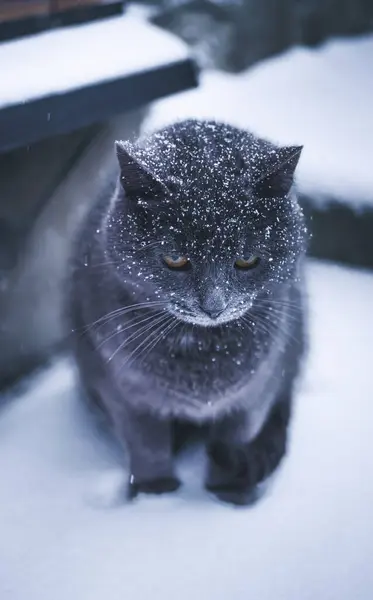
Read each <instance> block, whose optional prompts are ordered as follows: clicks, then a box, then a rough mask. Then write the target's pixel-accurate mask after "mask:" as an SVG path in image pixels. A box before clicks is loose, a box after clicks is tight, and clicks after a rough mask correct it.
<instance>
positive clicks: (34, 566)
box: [0, 263, 373, 600]
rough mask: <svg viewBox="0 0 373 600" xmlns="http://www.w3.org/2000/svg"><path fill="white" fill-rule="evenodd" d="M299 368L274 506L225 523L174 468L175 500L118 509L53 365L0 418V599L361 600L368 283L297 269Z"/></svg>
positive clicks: (338, 272) (367, 523)
mask: <svg viewBox="0 0 373 600" xmlns="http://www.w3.org/2000/svg"><path fill="white" fill-rule="evenodd" d="M309 279H310V304H311V323H310V332H311V353H310V357H309V360H308V364H307V370H306V374H305V379H304V382H303V384H302V385H301V388H300V390H299V393H298V398H297V410H296V415H295V420H294V427H293V429H292V444H291V453H290V456H289V458H288V459H287V461H286V463H285V464H284V467H283V469H282V471H281V473H280V474H279V477H278V478H277V481H276V482H275V484H274V486H273V489H272V493H271V494H270V495H269V496H268V497H267V498H266V499H265V500H264V501H262V503H261V504H259V505H258V506H257V507H255V508H253V509H234V508H232V507H229V506H225V505H221V504H219V503H217V502H215V501H213V500H212V499H210V498H209V497H208V496H207V495H206V494H205V493H204V491H203V489H202V471H203V461H202V460H201V455H200V454H199V452H192V453H190V454H189V455H187V456H184V458H183V459H182V461H181V464H180V472H181V475H182V478H183V480H184V481H185V485H184V488H183V489H182V491H181V492H180V493H178V494H177V495H175V496H169V497H163V498H141V499H139V500H138V501H137V502H135V503H134V504H132V505H124V504H122V503H121V502H119V501H118V498H119V497H120V493H121V486H122V485H123V477H124V475H123V472H122V470H121V467H120V456H119V455H118V454H117V453H116V451H115V450H114V448H113V447H112V446H111V445H110V444H109V442H108V441H107V440H105V439H102V438H101V437H100V436H98V435H97V431H96V430H95V428H94V426H93V425H92V423H91V422H90V421H89V419H87V417H86V415H85V413H84V411H83V410H82V408H81V405H80V403H79V399H78V393H77V390H76V386H75V376H74V370H73V368H72V367H71V365H70V364H69V361H68V360H64V361H60V362H58V363H57V364H56V365H55V366H54V367H52V368H50V369H49V370H48V371H46V372H45V373H44V374H42V375H41V376H38V377H36V378H34V379H33V380H32V381H31V383H30V384H29V389H28V390H25V391H23V392H22V393H20V394H19V397H18V398H17V400H15V399H14V400H13V401H12V402H11V403H10V404H9V405H7V406H6V407H5V408H4V409H3V411H2V413H0V473H1V488H0V532H1V535H0V597H1V600H25V599H27V600H66V599H69V600H86V599H87V600H88V599H89V600H101V599H102V598H108V599H110V600H123V598H126V599H128V600H175V599H177V600H190V599H191V598H193V600H227V599H228V598H229V599H232V600H247V599H255V600H273V599H274V598H276V600H300V599H301V600H315V599H317V600H351V599H352V598H356V599H358V600H371V598H372V597H373V570H372V567H371V557H372V555H373V519H372V507H373V478H372V472H373V452H372V423H373V402H372V339H373V315H372V311H371V308H370V298H372V295H373V275H372V274H368V273H364V272H359V271H354V270H349V269H345V268H340V267H337V266H330V265H320V264H314V263H312V264H311V265H310V266H309Z"/></svg>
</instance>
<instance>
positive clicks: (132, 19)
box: [0, 10, 188, 108]
mask: <svg viewBox="0 0 373 600" xmlns="http://www.w3.org/2000/svg"><path fill="white" fill-rule="evenodd" d="M187 56H188V50H187V48H186V46H185V45H184V44H183V43H182V42H181V41H180V40H178V39H177V38H176V37H175V36H173V35H171V34H169V33H167V32H165V31H162V30H161V29H159V28H157V27H155V26H154V25H151V24H149V23H147V22H146V21H144V19H143V18H142V17H139V16H137V13H133V11H131V10H128V11H127V12H126V14H125V15H124V16H119V17H113V18H111V19H105V20H103V21H100V22H96V23H90V24H88V25H80V26H75V27H65V28H62V29H57V30H53V31H50V32H46V33H42V34H39V35H35V36H30V37H27V38H22V39H20V40H16V41H11V42H7V43H3V44H1V45H0V64H1V84H0V108H1V107H5V106H8V105H12V104H18V103H20V102H26V101H27V100H34V99H37V98H40V97H44V96H48V95H50V94H56V93H60V92H65V91H67V90H72V89H75V88H81V87H85V86H89V85H92V84H96V83H97V82H100V81H110V80H113V79H117V78H119V77H125V76H127V75H131V74H132V73H134V72H137V71H143V70H144V71H145V70H151V69H154V68H156V67H160V66H163V65H168V64H170V63H172V62H174V61H178V60H183V59H185V58H186V57H187Z"/></svg>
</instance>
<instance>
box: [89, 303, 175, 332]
mask: <svg viewBox="0 0 373 600" xmlns="http://www.w3.org/2000/svg"><path fill="white" fill-rule="evenodd" d="M166 304H167V302H166V301H165V300H153V301H149V302H138V303H136V304H130V305H129V306H121V307H119V308H116V309H115V310H112V311H110V312H108V313H107V314H105V315H103V316H102V317H100V318H98V319H97V320H96V321H93V322H92V323H89V324H88V325H86V326H85V327H84V328H82V330H83V331H89V330H90V329H91V328H92V327H94V326H95V325H97V324H99V323H101V322H104V321H107V320H110V318H111V317H116V316H121V315H123V314H127V313H128V312H132V311H135V310H137V309H139V310H140V309H144V308H153V307H157V306H161V305H166Z"/></svg>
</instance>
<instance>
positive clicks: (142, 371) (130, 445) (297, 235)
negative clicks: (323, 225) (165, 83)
mask: <svg viewBox="0 0 373 600" xmlns="http://www.w3.org/2000/svg"><path fill="white" fill-rule="evenodd" d="M300 150H301V149H300V148H277V147H276V146H274V145H272V144H270V143H269V142H266V141H263V140H260V139H258V138H256V137H254V136H252V135H251V134H248V133H246V132H243V131H240V130H237V129H235V128H232V127H229V126H227V125H222V124H218V123H213V122H197V121H185V122H182V123H178V124H175V125H173V126H171V127H169V128H166V129H164V130H162V131H160V132H158V133H157V134H154V135H153V136H151V137H150V138H147V139H145V140H140V141H139V142H138V143H137V144H136V145H132V146H129V145H128V144H124V143H122V142H120V143H118V144H117V152H118V158H119V164H120V169H121V170H120V178H119V180H118V182H117V184H116V188H115V190H114V191H113V192H112V193H110V191H107V193H104V194H103V196H102V198H101V199H100V201H99V202H98V203H97V205H96V207H95V208H94V209H93V210H92V211H91V213H90V215H89V216H88V218H87V219H86V222H85V224H84V227H83V228H82V230H81V233H80V236H79V240H78V243H77V247H76V253H75V265H74V276H73V278H72V289H71V298H70V300H71V302H70V309H71V310H70V312H71V315H72V320H73V329H74V347H75V352H76V357H77V362H78V365H79V368H80V373H81V376H82V380H83V382H84V385H85V387H86V389H87V391H88V393H90V394H91V396H92V397H94V398H95V399H96V401H97V402H98V403H99V404H100V405H101V406H102V407H103V408H104V410H105V412H106V413H107V414H108V416H109V417H110V420H111V422H112V425H113V428H114V430H115V432H116V434H117V436H118V438H119V439H120V441H121V442H122V443H123V445H124V447H125V448H126V450H127V451H128V453H129V457H130V467H131V483H132V484H134V482H136V484H137V485H138V486H139V489H140V490H141V489H142V491H160V492H161V491H171V490H172V489H175V488H176V487H177V480H176V478H175V475H174V468H173V457H172V448H171V424H172V421H173V420H174V419H175V418H176V419H180V418H182V419H186V420H188V421H192V422H195V423H204V424H207V425H208V427H209V431H210V434H209V440H210V441H209V442H208V443H210V442H211V443H213V441H214V440H215V441H216V440H219V441H223V442H224V443H226V444H228V446H229V447H231V446H232V447H233V446H234V447H237V446H240V445H242V446H245V448H249V447H250V444H251V443H252V442H253V440H255V439H256V438H257V436H258V435H259V433H260V432H261V430H262V429H263V427H264V424H265V422H266V420H267V419H268V418H269V415H270V412H271V410H272V408H273V407H274V406H275V405H276V403H278V402H282V401H283V400H284V401H286V402H289V403H290V402H291V396H292V389H293V384H294V381H295V378H296V376H297V374H298V371H299V365H300V359H301V356H302V354H303V348H304V332H303V312H304V308H303V287H304V283H303V262H304V260H303V258H304V254H305V248H306V230H305V226H304V221H303V215H302V212H301V210H300V208H299V205H298V203H297V199H296V196H295V193H294V189H293V187H292V180H293V173H294V169H295V167H296V164H297V161H298V158H299V155H300ZM113 183H114V182H113ZM169 254H177V255H186V256H188V257H189V259H190V265H191V267H190V269H188V270H187V271H176V270H170V269H169V268H168V267H167V266H166V265H165V263H164V260H163V256H164V255H169ZM250 254H255V255H257V256H259V257H260V261H261V262H260V264H259V266H258V268H257V269H253V270H250V271H247V272H246V271H242V272H241V271H239V270H237V269H235V268H234V261H235V259H236V258H238V257H245V256H248V255H250ZM140 304H141V305H142V306H138V307H136V306H134V305H140ZM131 306H133V308H128V309H127V310H121V309H122V308H123V307H131ZM113 311H118V312H116V313H114V312H113ZM214 311H215V312H216V313H217V312H219V311H222V312H221V313H220V315H219V316H217V317H216V318H213V317H211V316H210V314H213V313H214ZM106 315H110V316H108V317H107V318H106ZM162 334H163V337H162ZM232 424H233V425H232ZM215 470H216V469H215ZM157 481H158V482H161V483H160V485H159V486H158V487H157V485H155V486H152V485H151V482H157ZM162 482H163V483H162ZM255 483H257V482H255ZM141 486H143V487H142V488H141ZM147 486H148V487H147ZM245 497H246V496H245Z"/></svg>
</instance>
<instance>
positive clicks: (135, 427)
mask: <svg viewBox="0 0 373 600" xmlns="http://www.w3.org/2000/svg"><path fill="white" fill-rule="evenodd" d="M116 429H117V434H118V436H119V437H120V439H121V441H122V443H123V444H124V445H125V447H126V449H127V451H128V454H129V466H130V477H129V486H128V495H129V498H134V497H135V496H137V494H139V493H145V494H163V493H167V492H173V491H175V490H177V489H178V487H179V486H180V481H179V480H178V479H177V477H176V476H175V472H174V467H173V455H172V443H171V423H170V422H169V421H167V420H163V419H160V418H158V417H157V416H155V415H153V414H150V413H145V412H141V413H140V412H137V411H134V410H132V409H126V411H125V414H123V415H121V419H120V421H119V424H117V427H116Z"/></svg>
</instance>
